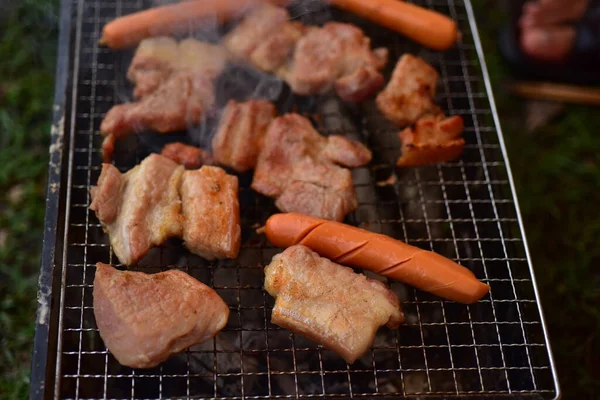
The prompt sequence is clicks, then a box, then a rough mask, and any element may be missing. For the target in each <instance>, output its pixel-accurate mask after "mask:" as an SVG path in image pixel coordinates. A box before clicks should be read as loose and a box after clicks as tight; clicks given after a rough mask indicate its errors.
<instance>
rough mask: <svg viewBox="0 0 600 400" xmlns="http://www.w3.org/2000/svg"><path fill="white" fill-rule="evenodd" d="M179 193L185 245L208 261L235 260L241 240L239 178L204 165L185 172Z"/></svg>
mask: <svg viewBox="0 0 600 400" xmlns="http://www.w3.org/2000/svg"><path fill="white" fill-rule="evenodd" d="M180 191H181V200H182V204H183V207H182V208H183V217H184V220H185V222H184V224H183V242H184V244H185V246H186V247H187V248H188V249H189V250H190V251H191V252H192V253H194V254H198V255H199V256H201V257H204V258H206V259H207V260H213V259H215V258H236V257H237V255H238V252H239V250H240V241H241V228H240V206H239V201H238V178H237V177H236V176H233V175H228V174H227V173H226V172H225V171H224V170H223V169H221V168H219V167H213V166H203V167H202V168H200V169H199V170H194V171H185V172H184V174H183V180H182V182H181V189H180Z"/></svg>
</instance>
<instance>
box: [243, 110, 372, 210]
mask: <svg viewBox="0 0 600 400" xmlns="http://www.w3.org/2000/svg"><path fill="white" fill-rule="evenodd" d="M370 160H371V152H370V151H369V150H368V149H367V148H366V147H364V146H363V145H362V144H360V143H358V142H353V141H351V140H349V139H347V138H344V137H342V136H331V137H329V138H326V137H323V136H321V135H320V134H319V133H318V132H317V131H316V130H315V129H314V128H313V126H312V124H311V123H310V121H309V120H307V119H306V118H304V117H302V116H300V115H298V114H286V115H284V116H282V117H279V118H276V119H275V120H274V121H273V122H272V123H271V125H270V126H269V129H268V131H267V135H266V137H265V140H264V146H263V149H262V151H261V153H260V155H259V158H258V162H257V165H256V169H255V172H254V179H253V181H252V188H253V189H254V190H256V191H257V192H259V193H261V194H263V195H265V196H268V197H271V198H275V199H276V203H275V204H276V205H277V207H278V208H280V209H281V210H283V211H288V212H291V211H296V212H302V213H305V214H307V215H311V216H315V217H320V218H326V219H334V220H337V221H341V220H343V218H344V217H345V216H346V215H347V214H348V213H350V212H352V211H354V210H355V209H356V207H357V206H358V201H357V199H356V193H355V191H354V185H353V183H352V175H351V173H350V171H349V170H347V169H345V168H343V167H342V166H348V167H357V166H361V165H364V164H366V163H368V162H369V161H370ZM338 164H339V165H338Z"/></svg>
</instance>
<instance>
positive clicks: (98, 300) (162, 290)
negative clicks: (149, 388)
mask: <svg viewBox="0 0 600 400" xmlns="http://www.w3.org/2000/svg"><path fill="white" fill-rule="evenodd" d="M94 315H95V317H96V324H97V325H98V329H99V331H100V336H101V337H102V340H103V341H104V344H105V345H106V347H108V350H109V351H110V352H111V354H112V355H113V356H114V357H115V358H116V359H117V361H119V363H121V364H122V365H125V366H128V367H131V368H151V367H154V366H156V365H158V364H160V363H161V362H163V361H165V360H166V359H167V358H169V356H171V355H172V354H175V353H179V352H181V351H183V350H184V349H186V348H188V347H190V346H192V345H195V344H199V343H202V342H205V341H207V340H209V339H212V338H213V337H214V336H215V335H216V334H217V333H219V331H220V330H221V329H223V328H224V327H225V325H226V324H227V319H228V318H229V307H228V306H227V304H225V302H224V301H223V299H221V298H220V297H219V295H218V294H217V293H216V292H215V291H214V290H213V289H211V288H209V287H208V286H206V285H204V284H202V283H200V282H198V281H197V280H196V279H194V278H192V277H191V276H189V275H188V274H186V273H184V272H182V271H177V270H170V271H166V272H161V273H158V274H154V275H148V274H145V273H143V272H130V271H119V270H117V269H115V268H113V267H111V266H110V265H107V264H103V263H98V264H97V266H96V276H95V278H94Z"/></svg>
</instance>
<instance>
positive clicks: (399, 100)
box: [376, 54, 440, 127]
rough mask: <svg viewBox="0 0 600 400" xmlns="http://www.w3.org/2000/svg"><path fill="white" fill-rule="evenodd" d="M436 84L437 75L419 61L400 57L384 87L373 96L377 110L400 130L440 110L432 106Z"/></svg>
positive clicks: (423, 62) (407, 55)
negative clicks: (375, 96) (400, 127)
mask: <svg viewBox="0 0 600 400" xmlns="http://www.w3.org/2000/svg"><path fill="white" fill-rule="evenodd" d="M437 80H438V73H437V71H436V70H435V69H433V67H431V66H430V65H429V64H427V63H426V62H425V61H424V60H423V59H421V58H419V57H415V56H413V55H411V54H404V55H403V56H402V57H401V58H400V60H399V61H398V63H397V64H396V67H395V68H394V72H393V73H392V77H391V79H390V81H389V82H388V84H387V86H386V87H385V89H383V90H382V91H381V92H380V93H379V95H378V96H377V99H376V103H377V108H379V111H381V113H382V114H383V115H384V116H385V117H386V118H387V119H389V120H390V121H392V122H394V123H395V124H396V125H398V126H402V127H403V126H406V125H409V124H412V123H413V122H416V121H417V120H418V119H419V118H420V117H422V116H424V115H426V114H438V113H440V109H439V107H438V106H436V105H435V103H434V97H435V88H436V84H437Z"/></svg>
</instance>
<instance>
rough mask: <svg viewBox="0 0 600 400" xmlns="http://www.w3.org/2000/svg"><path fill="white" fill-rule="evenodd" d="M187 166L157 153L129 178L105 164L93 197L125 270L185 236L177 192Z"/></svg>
mask: <svg viewBox="0 0 600 400" xmlns="http://www.w3.org/2000/svg"><path fill="white" fill-rule="evenodd" d="M182 173H183V167H181V166H179V165H177V164H176V163H175V162H173V161H171V160H169V159H168V158H166V157H162V156H160V155H158V154H151V155H149V156H148V157H146V158H145V159H144V160H143V161H142V163H141V164H140V165H137V166H136V167H134V168H133V169H131V170H130V171H128V172H127V173H125V174H121V173H120V172H119V170H118V169H117V168H116V167H115V166H113V165H112V164H103V165H102V172H101V174H100V178H99V179H98V185H97V186H94V187H93V188H92V189H91V190H90V192H91V198H92V202H91V204H90V209H91V210H93V211H95V212H96V216H97V217H98V219H99V220H100V222H101V224H102V226H103V228H104V230H105V231H106V232H107V233H108V235H109V238H110V244H111V245H112V248H113V250H114V252H115V254H116V256H117V257H118V258H119V260H120V261H121V263H123V264H124V265H132V264H135V263H136V262H137V261H139V260H140V259H141V258H142V257H143V256H144V255H145V254H146V253H147V252H148V250H150V249H151V248H152V247H154V246H159V245H160V244H162V243H163V242H164V241H165V240H167V239H168V238H169V237H174V236H180V235H181V232H182V226H181V223H182V219H181V200H180V198H179V194H178V189H179V184H180V181H181V176H182Z"/></svg>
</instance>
